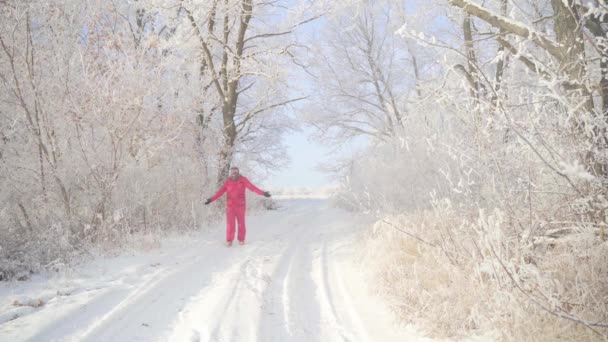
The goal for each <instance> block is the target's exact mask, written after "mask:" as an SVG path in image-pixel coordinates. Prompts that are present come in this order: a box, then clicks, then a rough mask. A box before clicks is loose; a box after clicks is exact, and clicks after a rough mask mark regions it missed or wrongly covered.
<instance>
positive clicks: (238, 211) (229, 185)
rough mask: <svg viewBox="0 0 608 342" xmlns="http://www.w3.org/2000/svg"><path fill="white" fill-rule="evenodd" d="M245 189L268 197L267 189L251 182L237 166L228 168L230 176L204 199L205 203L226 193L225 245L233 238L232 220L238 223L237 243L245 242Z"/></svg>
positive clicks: (229, 243)
mask: <svg viewBox="0 0 608 342" xmlns="http://www.w3.org/2000/svg"><path fill="white" fill-rule="evenodd" d="M245 189H249V190H251V191H253V192H255V193H256V194H258V195H263V196H266V197H270V193H269V192H268V191H263V190H260V189H258V188H257V187H256V186H255V185H253V184H251V182H250V181H249V179H247V178H246V177H244V176H241V175H240V174H239V169H238V168H237V167H231V168H230V177H228V179H226V181H225V182H224V184H222V186H221V187H220V188H219V190H218V191H217V192H216V193H215V195H213V196H211V197H210V198H208V199H207V200H206V201H205V205H207V204H209V203H211V202H213V201H215V200H216V199H218V198H220V196H222V195H223V194H224V192H225V193H226V245H228V246H231V245H232V240H234V221H235V220H236V222H237V223H238V226H239V228H238V235H237V239H238V240H239V244H241V245H242V244H244V243H245V233H246V230H245V209H246V205H245V204H246V203H245Z"/></svg>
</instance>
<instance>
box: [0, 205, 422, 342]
mask: <svg viewBox="0 0 608 342" xmlns="http://www.w3.org/2000/svg"><path fill="white" fill-rule="evenodd" d="M280 205H281V208H280V209H279V210H273V211H266V212H263V213H257V214H254V215H249V216H248V218H247V223H248V236H247V238H248V239H247V244H246V245H244V246H239V245H234V246H232V247H230V248H227V247H225V246H224V245H223V244H222V240H223V229H214V230H212V231H210V232H206V233H202V234H200V235H196V236H195V237H192V238H190V239H183V240H182V241H173V242H172V243H169V244H167V245H168V246H163V248H161V250H155V251H153V252H151V253H148V254H143V255H137V256H132V257H122V258H121V257H118V258H114V259H105V260H97V261H96V262H94V263H92V265H91V266H90V267H88V268H87V270H88V272H89V273H88V274H87V273H86V272H82V274H74V275H72V277H71V278H70V277H68V278H67V279H62V280H61V281H51V280H46V281H41V280H39V281H38V282H36V281H33V282H32V284H29V285H22V284H21V285H20V284H18V283H12V284H0V300H1V301H0V310H4V313H3V312H2V311H0V317H4V320H0V341H20V340H33V341H53V340H56V341H307V342H308V341H411V340H416V341H419V340H422V338H421V337H420V336H416V335H415V334H414V333H413V332H412V331H411V330H409V329H405V328H397V327H396V326H394V325H393V324H392V323H391V317H390V315H389V314H388V312H387V309H386V306H385V305H384V304H383V303H382V302H381V301H380V300H379V299H378V298H376V297H374V296H373V295H371V293H370V292H369V291H368V288H367V284H368V283H369V279H366V278H365V272H361V269H360V268H359V266H357V265H356V263H355V262H354V261H355V260H356V255H357V248H356V247H357V243H356V238H355V237H356V233H358V232H359V231H360V230H361V229H363V228H364V225H365V223H364V222H362V220H361V218H360V217H357V216H356V215H354V214H352V213H348V212H345V211H342V210H339V209H335V208H332V207H330V205H329V202H327V201H325V200H312V199H308V200H303V199H299V200H281V201H280ZM220 224H223V223H220ZM24 296H25V297H24ZM15 298H21V299H18V300H21V301H27V300H32V299H33V300H36V299H42V300H43V302H45V304H44V305H42V306H40V307H36V308H32V307H29V306H25V307H23V306H22V307H15V306H14V305H13V302H14V301H15ZM23 298H25V300H24V299H23ZM11 315H12V316H11ZM13 316H20V317H18V318H16V319H12V320H8V318H7V317H9V318H12V317H13ZM2 322H4V323H2Z"/></svg>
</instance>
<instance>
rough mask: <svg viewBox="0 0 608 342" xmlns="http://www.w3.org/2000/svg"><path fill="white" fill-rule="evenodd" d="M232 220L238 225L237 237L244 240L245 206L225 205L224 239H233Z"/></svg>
mask: <svg viewBox="0 0 608 342" xmlns="http://www.w3.org/2000/svg"><path fill="white" fill-rule="evenodd" d="M234 221H236V223H237V224H238V226H239V228H238V229H239V230H238V234H237V239H238V240H239V241H245V233H246V229H245V206H227V207H226V241H232V240H234Z"/></svg>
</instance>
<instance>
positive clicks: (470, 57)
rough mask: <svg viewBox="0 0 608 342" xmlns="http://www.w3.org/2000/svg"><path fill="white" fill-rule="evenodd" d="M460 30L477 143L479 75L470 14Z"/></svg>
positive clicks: (478, 138) (479, 124) (479, 120)
mask: <svg viewBox="0 0 608 342" xmlns="http://www.w3.org/2000/svg"><path fill="white" fill-rule="evenodd" d="M462 32H463V35H464V49H465V55H466V56H467V73H468V75H469V76H470V79H469V83H470V95H471V99H473V123H474V125H473V126H474V129H475V132H474V134H475V141H476V142H477V144H478V145H479V144H480V143H481V139H480V136H479V135H480V132H479V131H480V130H481V113H480V111H481V108H480V101H479V97H480V94H479V89H480V87H479V76H478V72H477V58H476V57H475V46H474V45H473V30H472V28H471V16H470V15H469V14H465V17H464V20H463V22H462Z"/></svg>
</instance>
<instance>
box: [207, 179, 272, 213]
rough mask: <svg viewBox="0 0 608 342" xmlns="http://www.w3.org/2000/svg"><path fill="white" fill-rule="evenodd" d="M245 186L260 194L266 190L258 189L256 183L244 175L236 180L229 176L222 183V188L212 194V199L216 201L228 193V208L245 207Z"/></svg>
mask: <svg viewBox="0 0 608 342" xmlns="http://www.w3.org/2000/svg"><path fill="white" fill-rule="evenodd" d="M245 188H247V189H249V190H251V191H253V192H255V193H256V194H258V195H263V194H264V191H262V190H260V189H258V188H257V187H256V186H255V185H253V184H251V182H250V181H249V179H247V178H246V177H244V176H239V178H237V179H236V180H232V178H230V177H228V179H227V180H226V181H225V182H224V184H222V186H221V187H220V189H219V190H218V191H217V192H216V193H215V195H213V196H211V198H210V199H211V201H212V202H213V201H215V200H216V199H218V198H219V197H220V196H222V195H223V194H224V192H225V193H226V207H227V208H244V207H245Z"/></svg>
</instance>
